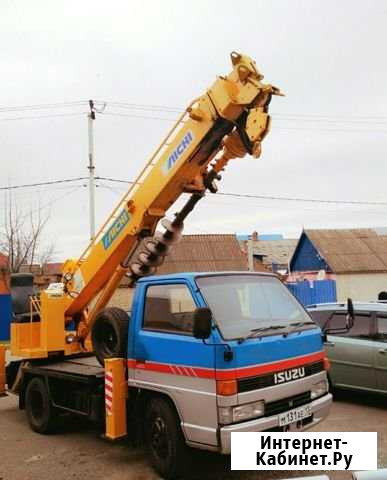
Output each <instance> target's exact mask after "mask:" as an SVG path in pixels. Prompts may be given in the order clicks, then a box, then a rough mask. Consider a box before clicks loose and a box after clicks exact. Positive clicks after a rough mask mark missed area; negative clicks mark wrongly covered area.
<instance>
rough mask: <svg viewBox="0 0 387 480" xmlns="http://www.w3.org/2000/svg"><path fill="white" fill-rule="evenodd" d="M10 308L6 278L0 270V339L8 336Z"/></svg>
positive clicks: (5, 338) (6, 338)
mask: <svg viewBox="0 0 387 480" xmlns="http://www.w3.org/2000/svg"><path fill="white" fill-rule="evenodd" d="M11 308H12V307H11V295H10V294H9V289H8V285H7V278H6V275H5V274H4V273H3V272H0V341H1V340H9V338H10V323H11Z"/></svg>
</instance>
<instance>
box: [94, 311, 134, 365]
mask: <svg viewBox="0 0 387 480" xmlns="http://www.w3.org/2000/svg"><path fill="white" fill-rule="evenodd" d="M128 328H129V316H128V314H127V313H126V312H125V311H124V310H121V309H120V308H116V307H110V308H105V310H102V311H101V312H100V313H99V314H98V315H97V317H96V319H95V322H94V325H93V328H92V332H91V339H92V342H93V348H94V353H95V356H96V357H97V359H98V361H99V363H100V364H101V365H102V366H104V363H105V359H106V358H126V355H127V349H128Z"/></svg>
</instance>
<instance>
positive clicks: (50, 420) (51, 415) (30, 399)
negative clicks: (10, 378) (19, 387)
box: [25, 377, 57, 433]
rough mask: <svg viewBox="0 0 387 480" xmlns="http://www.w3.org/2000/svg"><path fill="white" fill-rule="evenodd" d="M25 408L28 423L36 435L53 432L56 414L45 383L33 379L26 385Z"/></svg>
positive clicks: (40, 379) (38, 379) (36, 378)
mask: <svg viewBox="0 0 387 480" xmlns="http://www.w3.org/2000/svg"><path fill="white" fill-rule="evenodd" d="M25 408H26V413H27V418H28V423H29V424H30V427H31V428H32V430H34V431H35V432H38V433H50V432H52V431H53V430H54V428H55V426H56V420H57V412H56V411H55V408H54V407H53V405H52V403H51V399H50V395H49V392H48V389H47V386H46V383H45V382H44V380H43V379H42V378H39V377H35V378H33V379H32V380H31V381H30V382H29V383H28V385H27V389H26V395H25Z"/></svg>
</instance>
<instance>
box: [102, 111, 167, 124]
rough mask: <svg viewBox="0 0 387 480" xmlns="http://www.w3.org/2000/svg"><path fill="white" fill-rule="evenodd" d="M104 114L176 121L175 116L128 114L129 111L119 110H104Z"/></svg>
mask: <svg viewBox="0 0 387 480" xmlns="http://www.w3.org/2000/svg"><path fill="white" fill-rule="evenodd" d="M102 115H112V116H115V117H128V118H141V119H144V120H162V121H166V122H175V121H176V119H175V118H166V117H154V116H151V115H137V114H128V113H118V112H103V113H102Z"/></svg>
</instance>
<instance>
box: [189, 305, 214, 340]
mask: <svg viewBox="0 0 387 480" xmlns="http://www.w3.org/2000/svg"><path fill="white" fill-rule="evenodd" d="M211 320H212V313H211V310H210V309H209V308H207V307H198V308H197V309H196V310H195V312H194V317H193V335H194V337H195V338H199V339H201V340H206V339H207V338H209V336H210V335H211V328H212V324H211Z"/></svg>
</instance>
